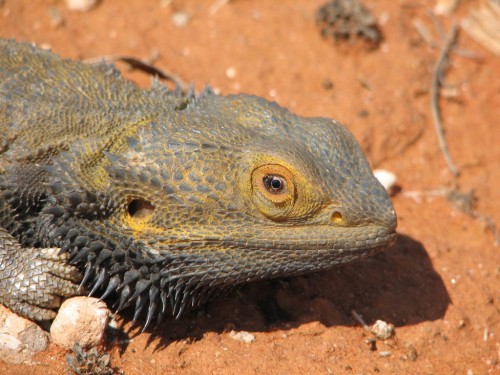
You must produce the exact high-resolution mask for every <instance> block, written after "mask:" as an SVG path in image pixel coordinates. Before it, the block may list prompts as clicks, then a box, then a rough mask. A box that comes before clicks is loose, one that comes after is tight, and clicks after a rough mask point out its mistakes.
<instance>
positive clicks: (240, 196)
mask: <svg viewBox="0 0 500 375" xmlns="http://www.w3.org/2000/svg"><path fill="white" fill-rule="evenodd" d="M395 227H396V216H395V213H394V209H393V207H392V204H391V202H390V200H389V198H388V196H387V194H386V192H385V190H384V189H383V187H382V186H381V185H380V184H379V182H378V181H377V180H376V179H375V177H374V176H373V174H372V172H371V170H370V168H369V166H368V163H367V161H366V158H365V156H364V155H363V153H362V151H361V148H360V147H359V145H358V144H357V142H356V141H355V139H354V137H353V136H352V135H351V134H350V133H349V131H347V130H346V129H345V128H344V127H343V126H342V125H340V124H339V123H337V122H336V121H334V120H329V119H324V118H303V117H299V116H296V115H294V114H292V113H290V112H289V111H287V110H286V109H284V108H281V107H280V106H278V105H277V104H275V103H271V102H268V101H266V100H264V99H262V98H258V97H255V96H249V95H243V94H241V95H230V96H218V95H215V94H213V93H212V92H211V90H210V89H206V90H205V91H204V92H203V93H201V94H199V95H197V96H194V95H189V96H182V95H179V94H176V93H174V92H172V91H170V90H169V89H168V88H167V87H166V86H163V85H161V84H159V83H155V84H153V86H152V87H151V88H149V89H141V88H138V87H137V86H135V85H134V84H132V83H131V82H128V81H125V80H124V79H122V78H121V76H120V74H119V73H118V72H117V71H116V70H115V68H114V67H113V66H111V65H107V64H104V63H103V64H97V65H89V64H84V63H81V62H75V61H71V60H65V59H61V58H59V57H58V56H56V55H55V54H53V53H51V52H48V51H43V50H40V49H38V48H36V47H33V46H31V45H29V44H24V43H17V42H14V41H9V40H1V41H0V302H1V303H3V304H5V305H7V306H8V307H10V308H11V309H13V310H14V311H15V312H17V313H20V314H22V315H25V316H27V317H29V318H31V319H34V320H50V319H53V317H54V315H55V312H54V311H53V310H54V309H57V307H58V305H59V304H60V300H61V297H66V296H70V295H74V294H76V293H78V283H81V284H82V285H84V286H86V287H87V288H88V289H89V290H91V291H92V292H99V293H101V294H103V296H104V298H106V297H107V296H108V295H110V294H115V295H117V297H118V298H117V301H118V302H117V303H118V305H117V308H118V309H121V308H123V307H125V306H127V305H131V304H132V305H135V312H136V317H138V316H139V314H140V313H141V311H144V310H145V311H146V316H147V318H146V325H147V324H149V322H150V321H151V320H152V319H153V318H155V317H156V318H158V319H161V316H162V315H163V313H164V312H165V311H169V310H170V311H172V312H173V313H174V314H175V315H179V314H180V313H181V312H182V311H184V310H185V309H188V308H193V307H196V306H198V305H199V304H200V303H202V302H204V301H206V300H207V299H209V298H210V297H211V296H213V295H214V294H215V293H217V292H219V291H221V290H224V289H227V288H229V287H232V286H235V285H240V284H243V283H247V282H251V281H254V280H260V279H265V278H274V277H283V276H290V275H298V274H303V273H307V272H313V271H318V270H323V269H327V268H330V267H332V266H335V265H338V264H342V263H347V262H351V261H353V260H356V259H361V258H363V257H366V256H368V255H370V254H373V253H375V252H378V251H380V250H382V249H384V248H386V247H387V246H389V245H390V244H391V243H392V242H393V241H394V239H395Z"/></svg>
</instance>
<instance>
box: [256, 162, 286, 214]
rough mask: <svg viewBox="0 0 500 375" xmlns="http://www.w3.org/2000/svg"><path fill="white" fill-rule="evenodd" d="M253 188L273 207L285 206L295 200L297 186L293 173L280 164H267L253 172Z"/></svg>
mask: <svg viewBox="0 0 500 375" xmlns="http://www.w3.org/2000/svg"><path fill="white" fill-rule="evenodd" d="M252 186H253V190H254V193H256V194H257V196H260V197H263V198H265V201H268V202H269V201H270V202H271V203H272V204H273V205H278V206H281V207H283V206H285V205H289V204H290V205H291V204H293V201H294V200H295V186H294V183H293V181H292V173H291V172H290V171H289V170H288V169H287V168H285V167H283V166H281V165H278V164H266V165H261V166H260V167H257V168H256V169H254V171H253V172H252Z"/></svg>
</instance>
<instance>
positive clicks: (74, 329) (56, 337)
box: [50, 297, 110, 349]
mask: <svg viewBox="0 0 500 375" xmlns="http://www.w3.org/2000/svg"><path fill="white" fill-rule="evenodd" d="M109 316H110V312H109V310H108V308H107V306H106V304H105V303H104V302H102V301H99V300H98V299H97V298H91V297H74V298H70V299H68V300H66V301H65V302H64V303H63V304H62V305H61V307H60V308H59V312H58V314H57V316H56V318H55V319H54V322H53V323H52V326H51V327H50V334H51V335H52V340H53V341H54V342H55V343H56V344H58V345H61V346H63V347H65V348H67V349H71V348H73V346H74V345H75V344H76V343H78V344H80V346H81V347H82V348H84V349H88V348H91V347H93V346H96V345H99V344H100V343H101V342H102V340H103V338H104V330H105V329H106V326H107V324H108V321H109Z"/></svg>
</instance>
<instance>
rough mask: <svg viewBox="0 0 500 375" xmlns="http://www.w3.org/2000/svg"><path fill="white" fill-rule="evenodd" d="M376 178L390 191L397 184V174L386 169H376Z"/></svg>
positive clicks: (374, 172)
mask: <svg viewBox="0 0 500 375" xmlns="http://www.w3.org/2000/svg"><path fill="white" fill-rule="evenodd" d="M373 174H374V175H375V178H376V179H377V180H378V181H379V182H380V183H381V184H382V186H383V187H384V188H385V190H387V191H389V190H390V189H391V188H393V187H394V185H395V184H396V181H397V178H396V175H395V174H394V173H392V172H389V171H387V170H385V169H375V170H374V171H373Z"/></svg>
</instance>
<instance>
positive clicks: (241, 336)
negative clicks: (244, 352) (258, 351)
mask: <svg viewBox="0 0 500 375" xmlns="http://www.w3.org/2000/svg"><path fill="white" fill-rule="evenodd" d="M229 337H231V338H232V339H233V340H236V341H241V342H246V343H251V342H254V341H255V336H254V335H252V334H251V333H250V332H246V331H239V332H236V331H231V332H229Z"/></svg>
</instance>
